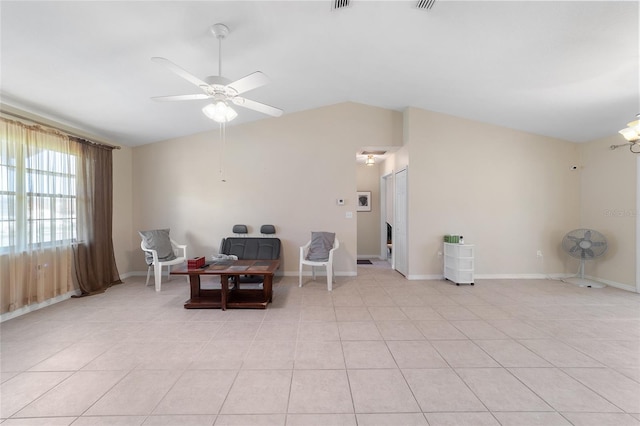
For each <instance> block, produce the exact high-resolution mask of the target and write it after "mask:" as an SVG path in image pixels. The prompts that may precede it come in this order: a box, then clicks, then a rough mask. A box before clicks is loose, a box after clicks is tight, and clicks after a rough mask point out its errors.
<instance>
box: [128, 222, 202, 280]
mask: <svg viewBox="0 0 640 426" xmlns="http://www.w3.org/2000/svg"><path fill="white" fill-rule="evenodd" d="M138 233H139V234H140V237H141V238H142V241H141V242H140V248H141V249H142V250H143V251H144V253H145V260H146V262H147V265H148V268H147V282H146V283H145V285H149V276H150V274H151V268H153V277H154V279H155V284H156V291H160V288H161V286H162V267H163V266H166V267H167V273H168V274H169V279H171V266H173V265H179V264H181V263H183V262H186V260H187V246H186V245H183V244H178V243H176V242H175V241H173V240H172V239H171V238H170V237H169V230H168V229H154V230H151V231H139V232H138ZM187 282H189V277H188V276H187Z"/></svg>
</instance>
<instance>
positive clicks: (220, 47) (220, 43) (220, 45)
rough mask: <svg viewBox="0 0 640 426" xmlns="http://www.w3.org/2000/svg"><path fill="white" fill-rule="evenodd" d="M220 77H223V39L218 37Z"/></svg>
mask: <svg viewBox="0 0 640 426" xmlns="http://www.w3.org/2000/svg"><path fill="white" fill-rule="evenodd" d="M218 77H222V37H218Z"/></svg>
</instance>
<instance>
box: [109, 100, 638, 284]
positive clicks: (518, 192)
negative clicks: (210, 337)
mask: <svg viewBox="0 0 640 426" xmlns="http://www.w3.org/2000/svg"><path fill="white" fill-rule="evenodd" d="M212 128H213V127H212ZM461 135H462V136H461ZM619 142H620V141H619V138H618V137H616V136H612V137H611V140H602V141H595V142H593V143H591V144H587V145H578V144H573V143H570V142H566V141H562V140H557V139H552V138H548V137H544V136H539V135H532V134H528V133H524V132H519V131H515V130H511V129H506V128H501V127H496V126H491V125H487V124H483V123H478V122H474V121H471V120H465V119H461V118H458V117H453V116H449V115H445V114H439V113H435V112H429V111H424V110H420V109H416V108H408V109H407V110H406V111H405V113H404V114H400V113H397V112H393V111H388V110H384V109H380V108H373V107H368V106H363V105H358V104H352V103H345V104H340V105H334V106H330V107H325V108H320V109H317V110H311V111H305V112H301V113H296V114H287V115H285V116H283V117H281V118H279V119H266V120H262V121H258V122H254V123H251V124H246V125H242V126H234V127H229V128H228V129H227V146H226V160H225V169H226V174H227V178H228V182H226V183H222V182H220V179H219V174H218V169H219V165H220V163H219V159H220V157H219V156H220V151H221V146H220V140H219V138H218V131H217V129H215V128H214V129H213V130H212V131H211V132H209V133H203V134H198V135H192V136H189V137H184V138H179V139H175V140H168V141H164V142H159V143H155V144H151V145H146V146H142V147H137V148H133V149H132V150H131V158H130V160H129V159H128V156H129V154H128V152H127V150H126V149H123V150H121V151H117V152H116V151H114V153H115V155H114V164H118V167H124V168H125V170H126V168H127V167H129V166H128V162H129V161H130V162H131V169H132V170H133V172H132V182H133V184H132V189H131V194H130V195H128V194H127V189H126V179H127V178H126V171H125V173H124V174H121V175H117V176H116V178H114V180H119V181H121V185H119V183H118V181H116V182H114V184H115V188H116V191H115V192H116V194H114V196H115V197H116V198H118V200H119V201H118V202H117V203H118V204H119V205H126V201H124V202H123V201H122V200H123V199H124V200H127V199H132V201H131V203H132V212H133V214H132V220H131V228H130V229H131V231H130V232H129V234H128V235H124V234H125V233H126V232H127V231H126V229H127V226H128V224H127V219H126V213H125V212H126V209H123V210H122V211H116V212H115V213H114V225H115V224H116V223H118V224H122V227H120V225H119V226H118V231H117V232H118V235H117V236H114V243H115V245H116V256H117V259H118V267H119V268H120V272H121V273H126V272H134V271H141V270H144V269H145V266H144V263H143V260H142V255H141V254H140V253H139V249H138V244H139V239H138V236H137V234H136V231H137V230H138V229H149V228H156V227H165V226H166V227H170V228H171V229H172V235H174V236H175V238H176V239H178V240H181V241H185V242H186V243H188V244H189V255H201V254H204V255H207V256H209V255H211V254H213V253H214V252H217V249H218V244H219V241H220V239H221V238H222V237H223V236H225V235H228V234H229V233H230V229H231V227H232V225H233V224H235V223H245V224H247V225H249V227H250V228H251V231H252V232H254V233H257V232H258V230H259V227H260V225H261V224H263V223H273V224H274V225H276V227H277V229H278V236H279V237H280V238H281V239H282V240H283V243H284V262H283V270H284V271H287V272H288V273H294V274H295V271H296V269H297V257H298V246H299V245H301V244H303V243H304V242H306V241H307V240H308V238H309V232H310V231H312V230H331V231H335V232H337V234H338V236H339V238H340V239H341V241H342V244H343V245H342V248H341V250H340V256H338V258H337V260H336V263H337V270H338V272H339V273H341V274H354V273H355V259H356V258H357V256H358V254H360V253H361V252H362V251H363V250H364V249H362V250H361V247H360V246H359V243H360V239H361V238H362V236H363V232H364V231H363V229H362V228H363V227H365V228H366V227H368V225H364V222H365V221H364V220H363V219H362V215H363V213H360V214H358V213H356V207H355V192H356V191H357V190H359V189H363V188H360V186H361V180H360V179H363V178H362V177H361V176H359V170H358V169H357V167H358V166H357V164H356V163H355V161H354V156H355V153H356V152H357V150H358V148H359V147H362V146H372V145H379V146H386V145H395V146H400V144H401V143H404V144H403V145H402V146H401V147H400V148H399V149H398V150H397V151H396V152H395V153H394V154H393V155H392V156H391V157H390V158H389V159H388V160H387V161H385V162H384V163H382V164H380V165H379V166H377V168H378V172H377V176H376V177H375V179H376V180H377V179H378V178H379V176H382V175H385V174H388V173H391V172H393V171H398V170H400V169H402V168H403V167H407V166H408V165H409V158H410V159H411V165H410V167H409V175H408V176H409V198H410V201H409V203H410V205H409V244H410V246H409V250H408V252H409V255H410V258H409V276H410V278H424V277H431V276H439V275H441V273H442V266H441V264H442V262H441V258H440V257H439V256H438V251H440V248H441V238H442V235H443V234H445V233H449V232H459V233H461V234H463V235H465V240H466V241H467V242H468V243H472V244H475V245H476V249H477V251H476V260H477V261H476V274H477V275H479V276H504V277H508V276H514V277H515V276H544V275H549V274H558V273H565V274H570V273H574V272H575V270H576V264H575V262H574V261H573V260H572V259H571V258H568V257H567V256H566V255H565V254H564V253H563V252H562V251H561V248H560V242H561V240H562V237H563V235H564V234H565V233H566V232H567V231H569V230H571V229H574V228H578V227H581V226H585V227H593V228H595V229H599V230H602V231H603V232H605V233H606V234H607V236H611V237H610V243H611V252H610V253H609V254H608V255H607V258H605V259H603V262H600V263H599V264H598V265H590V266H589V268H591V269H588V273H589V274H593V275H594V276H597V277H602V278H603V279H606V280H610V281H613V282H618V283H623V284H625V285H629V286H632V285H633V283H634V282H635V278H634V273H635V267H634V265H635V237H634V232H633V230H634V229H635V222H634V220H635V219H634V218H631V217H629V216H632V215H633V214H634V212H635V194H634V193H632V191H634V190H635V189H634V188H635V184H634V182H635V180H634V179H635V177H634V176H635V168H634V164H635V163H634V159H635V156H633V155H631V154H629V153H628V151H627V150H622V149H620V150H617V151H614V152H611V151H608V150H606V149H604V150H603V149H601V148H603V147H604V148H606V147H608V145H610V144H611V143H619ZM614 160H615V161H614ZM618 161H620V162H621V163H618ZM621 164H622V166H621ZM572 165H579V166H580V169H579V170H577V171H572V170H571V166H572ZM365 170H366V169H365ZM603 178H604V179H603ZM366 179H369V178H368V177H367V178H366ZM623 182H628V185H623V184H622V183H623ZM119 186H122V188H123V189H122V190H121V192H120V195H117V192H118V187H119ZM625 188H626V189H625ZM367 189H368V188H367ZM373 190H375V191H379V187H378V186H377V185H376V186H375V189H374V188H372V191H373ZM629 191H631V192H629ZM581 193H582V198H581V197H580V194H581ZM629 194H632V195H629ZM596 195H597V196H596ZM129 197H130V198H129ZM602 197H613V198H602ZM337 198H345V199H346V205H345V206H343V207H340V206H337V205H336V199H337ZM376 200H377V198H376V197H375V195H374V204H373V206H374V208H377V207H379V206H378V201H376ZM606 209H609V210H611V211H614V210H616V211H618V210H621V211H625V212H627V211H630V212H631V214H630V215H626V213H625V214H624V216H623V217H620V216H606V215H605V214H604V213H603V211H605V210H606ZM348 211H352V212H353V214H354V219H346V218H345V213H346V212H348ZM581 212H582V214H581ZM119 214H121V216H120V217H118V215H119ZM616 214H617V213H616ZM368 217H373V216H368ZM374 220H375V219H374ZM378 221H379V219H378ZM115 228H116V227H115V226H114V229H115ZM375 229H376V232H379V229H378V226H375ZM120 230H122V232H120ZM376 239H377V240H379V234H378V235H376ZM367 244H369V243H367ZM373 244H375V245H377V242H376V243H373ZM371 247H373V245H372V246H371ZM629 247H630V248H629ZM366 250H367V251H369V249H366ZM537 250H542V252H543V255H544V257H543V259H539V258H537V256H536V252H537ZM376 253H377V252H376ZM365 254H367V255H368V254H370V253H365ZM614 254H615V256H614ZM593 268H595V269H593Z"/></svg>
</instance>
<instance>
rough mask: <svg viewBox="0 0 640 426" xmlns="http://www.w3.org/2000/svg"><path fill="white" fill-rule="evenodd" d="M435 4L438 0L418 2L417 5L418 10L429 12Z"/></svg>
mask: <svg viewBox="0 0 640 426" xmlns="http://www.w3.org/2000/svg"><path fill="white" fill-rule="evenodd" d="M435 2H436V0H418V3H416V8H418V9H425V10H429V9H431V8H432V7H433V4H434V3H435Z"/></svg>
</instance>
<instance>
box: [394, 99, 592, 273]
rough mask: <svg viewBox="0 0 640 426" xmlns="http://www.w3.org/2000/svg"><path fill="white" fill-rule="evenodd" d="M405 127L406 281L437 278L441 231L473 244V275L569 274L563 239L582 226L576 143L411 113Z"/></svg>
mask: <svg viewBox="0 0 640 426" xmlns="http://www.w3.org/2000/svg"><path fill="white" fill-rule="evenodd" d="M405 129H407V131H408V134H406V135H405V140H406V144H405V147H406V149H407V150H408V156H409V157H410V159H411V165H410V169H409V236H410V238H409V256H410V257H409V276H410V277H413V278H419V277H432V276H437V275H441V274H442V259H441V258H440V257H439V256H438V252H439V251H441V247H442V236H443V235H444V234H447V233H459V234H462V235H464V237H465V242H466V243H468V244H475V245H476V274H477V275H478V276H485V277H487V276H494V277H500V276H503V277H508V276H512V277H517V276H535V275H539V276H542V275H543V274H550V273H563V272H567V270H568V269H567V264H566V261H565V259H564V258H563V256H562V253H561V250H560V246H559V243H560V242H561V239H562V236H563V235H564V233H565V232H566V231H568V230H570V229H573V228H575V227H576V226H577V225H578V223H579V220H580V213H579V208H580V202H579V193H580V175H579V173H577V172H574V171H571V165H573V164H577V163H578V161H579V148H578V145H577V144H574V143H570V142H566V141H562V140H557V139H552V138H547V137H544V136H538V135H533V134H528V133H524V132H519V131H515V130H511V129H506V128H501V127H497V126H492V125H488V124H483V123H478V122H474V121H471V120H465V119H461V118H457V117H453V116H450V115H445V114H439V113H435V112H429V111H424V110H420V109H416V108H409V109H407V111H405ZM537 250H542V252H543V256H544V257H543V260H544V262H541V261H540V260H539V259H538V258H537V256H536V254H537Z"/></svg>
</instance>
